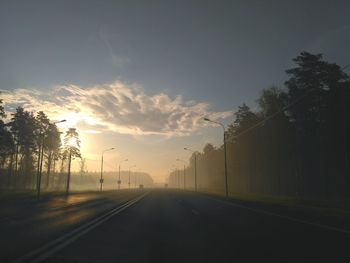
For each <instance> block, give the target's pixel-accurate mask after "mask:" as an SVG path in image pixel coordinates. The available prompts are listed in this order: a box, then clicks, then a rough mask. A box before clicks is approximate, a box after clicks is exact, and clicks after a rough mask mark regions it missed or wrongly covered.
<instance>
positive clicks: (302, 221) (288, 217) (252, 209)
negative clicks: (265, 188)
mask: <svg viewBox="0 0 350 263" xmlns="http://www.w3.org/2000/svg"><path fill="white" fill-rule="evenodd" d="M204 197H206V198H208V199H211V200H215V201H218V202H221V203H224V204H227V205H230V206H234V207H238V208H242V209H247V210H250V211H253V212H256V213H261V214H266V215H269V216H275V217H279V218H282V219H287V220H290V221H293V222H297V223H300V224H306V225H311V226H315V227H319V228H323V229H327V230H332V231H335V232H339V233H343V234H348V235H350V231H349V230H345V229H342V228H338V227H333V226H327V225H324V224H319V223H313V222H309V221H306V220H302V219H297V218H294V217H290V216H285V215H280V214H277V213H273V212H268V211H265V210H263V209H257V208H251V207H248V206H245V205H238V204H234V203H232V202H229V201H225V200H220V199H216V198H213V197H209V196H204Z"/></svg>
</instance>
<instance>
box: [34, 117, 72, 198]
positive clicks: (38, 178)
mask: <svg viewBox="0 0 350 263" xmlns="http://www.w3.org/2000/svg"><path fill="white" fill-rule="evenodd" d="M65 121H66V120H60V121H55V122H53V123H52V124H53V125H55V124H57V123H61V122H65ZM50 125H51V124H50ZM39 137H40V138H41V147H40V148H39V156H38V173H37V174H38V175H37V187H36V190H37V198H38V199H39V198H40V193H41V172H42V168H43V159H44V142H45V141H44V134H43V131H42V130H40V134H39Z"/></svg>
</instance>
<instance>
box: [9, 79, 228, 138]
mask: <svg viewBox="0 0 350 263" xmlns="http://www.w3.org/2000/svg"><path fill="white" fill-rule="evenodd" d="M2 92H3V93H2V98H3V100H4V104H5V106H6V109H7V110H8V111H13V110H14V108H15V107H17V106H23V107H25V108H26V109H27V110H30V111H39V110H43V111H44V112H45V113H46V114H47V115H48V116H49V117H50V118H51V119H52V120H60V119H66V120H67V122H66V123H65V124H64V125H65V126H67V127H77V128H79V129H80V130H81V131H82V132H86V133H99V132H103V131H114V132H117V133H123V134H133V135H165V136H179V135H180V136H181V135H188V134H190V133H192V132H194V131H196V130H197V129H198V128H199V127H200V126H201V125H203V122H202V119H203V117H204V116H207V117H209V118H212V119H216V120H219V119H224V118H227V117H229V116H231V115H232V113H231V112H230V111H226V112H212V111H210V105H209V103H206V102H200V103H196V102H184V101H183V100H182V97H181V96H177V97H176V98H175V99H172V98H170V97H169V96H168V95H167V94H165V93H159V94H155V95H152V96H150V95H147V94H146V93H145V92H144V91H143V89H142V88H140V87H139V86H137V85H127V84H125V83H122V82H120V81H116V82H114V83H111V84H105V85H97V86H93V87H80V86H76V85H68V86H59V87H55V88H53V89H51V90H47V91H39V90H28V89H17V90H14V91H2Z"/></svg>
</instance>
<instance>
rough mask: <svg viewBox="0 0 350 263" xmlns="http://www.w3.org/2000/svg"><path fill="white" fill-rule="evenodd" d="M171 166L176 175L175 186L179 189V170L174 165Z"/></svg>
mask: <svg viewBox="0 0 350 263" xmlns="http://www.w3.org/2000/svg"><path fill="white" fill-rule="evenodd" d="M173 167H174V168H175V176H176V179H175V181H177V188H179V189H180V171H179V168H178V167H177V166H176V165H173Z"/></svg>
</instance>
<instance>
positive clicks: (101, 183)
mask: <svg viewBox="0 0 350 263" xmlns="http://www.w3.org/2000/svg"><path fill="white" fill-rule="evenodd" d="M112 150H114V148H109V149H106V150H104V151H102V155H101V178H100V191H101V192H102V185H103V154H104V153H105V152H107V151H112Z"/></svg>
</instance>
